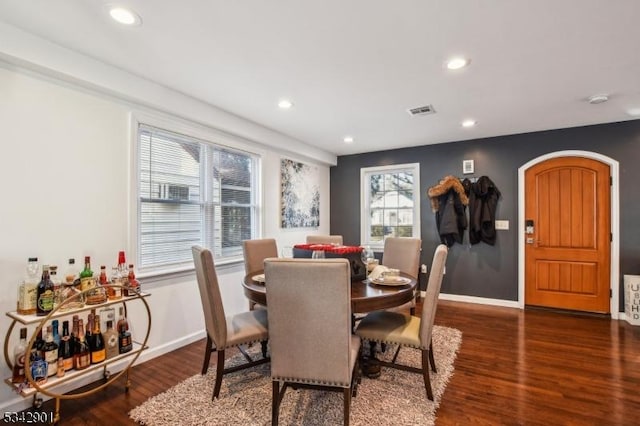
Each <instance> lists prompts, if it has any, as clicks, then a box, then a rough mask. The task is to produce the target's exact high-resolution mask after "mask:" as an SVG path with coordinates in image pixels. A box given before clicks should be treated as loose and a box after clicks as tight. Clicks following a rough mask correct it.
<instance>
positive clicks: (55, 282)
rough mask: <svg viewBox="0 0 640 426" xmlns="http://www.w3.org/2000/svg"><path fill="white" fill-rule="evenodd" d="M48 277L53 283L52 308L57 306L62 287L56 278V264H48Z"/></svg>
mask: <svg viewBox="0 0 640 426" xmlns="http://www.w3.org/2000/svg"><path fill="white" fill-rule="evenodd" d="M49 279H50V280H51V284H53V308H54V309H55V308H57V307H58V301H59V300H60V291H61V289H62V282H61V281H60V278H58V267H57V266H56V265H51V266H49Z"/></svg>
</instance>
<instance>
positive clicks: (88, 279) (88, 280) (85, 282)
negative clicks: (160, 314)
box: [80, 256, 96, 291]
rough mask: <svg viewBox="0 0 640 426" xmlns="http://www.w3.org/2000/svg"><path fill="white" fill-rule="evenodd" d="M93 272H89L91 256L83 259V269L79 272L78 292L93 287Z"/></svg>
mask: <svg viewBox="0 0 640 426" xmlns="http://www.w3.org/2000/svg"><path fill="white" fill-rule="evenodd" d="M95 284H96V282H95V280H94V278H93V271H92V270H91V256H85V257H84V269H83V270H82V271H81V272H80V290H82V291H85V290H88V289H90V288H93V287H95Z"/></svg>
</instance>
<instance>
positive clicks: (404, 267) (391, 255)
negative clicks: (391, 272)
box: [382, 237, 422, 315]
mask: <svg viewBox="0 0 640 426" xmlns="http://www.w3.org/2000/svg"><path fill="white" fill-rule="evenodd" d="M421 247H422V240H420V239H419V238H408V237H387V238H385V240H384V252H383V253H382V264H383V265H384V266H386V267H387V268H392V269H399V270H400V272H404V273H405V274H409V275H411V276H412V277H414V278H416V279H417V278H418V274H419V268H420V251H421V250H422V248H421ZM416 294H417V293H416ZM405 309H408V310H409V312H410V313H411V315H414V314H415V313H416V297H414V298H413V300H411V301H410V302H408V303H405V304H404V305H402V306H398V307H397V308H394V309H392V310H393V311H396V312H400V311H403V310H405Z"/></svg>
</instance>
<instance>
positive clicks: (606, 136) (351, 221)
mask: <svg viewBox="0 0 640 426" xmlns="http://www.w3.org/2000/svg"><path fill="white" fill-rule="evenodd" d="M563 150H582V151H591V152H595V153H599V154H602V155H606V156H608V157H611V158H613V159H614V160H617V161H619V163H620V185H619V187H620V229H621V234H622V235H620V259H619V262H620V308H621V310H622V311H623V310H624V302H623V296H624V289H623V284H622V280H623V275H624V274H640V226H638V224H637V222H638V221H639V220H640V191H639V190H638V188H637V187H636V185H638V184H640V120H633V121H626V122H621V123H613V124H603V125H597V126H587V127H577V128H570V129H559V130H550V131H544V132H535V133H526V134H519V135H510V136H500V137H494V138H487V139H476V140H470V141H463V142H455V143H446V144H438V145H424V146H419V147H413V148H404V149H395V150H389V151H379V152H371V153H365V154H358V155H346V156H340V157H338V164H337V166H335V167H332V168H331V233H332V234H341V235H343V237H344V241H345V244H360V168H362V167H372V166H383V165H391V164H402V163H415V162H419V163H420V189H421V193H422V196H421V202H420V211H421V225H422V249H423V254H422V262H423V263H426V264H428V265H430V263H431V258H432V255H433V251H434V250H435V247H436V246H437V245H438V244H439V242H440V239H439V237H438V234H437V230H436V225H435V216H434V214H433V213H432V211H431V206H430V201H429V198H428V197H427V190H428V189H429V188H430V187H431V186H433V185H435V184H437V183H438V181H439V180H440V179H441V178H442V177H444V176H446V175H450V174H451V175H454V176H460V177H462V176H463V175H462V160H467V159H472V160H474V161H475V173H474V175H473V176H476V177H479V176H483V175H486V176H488V177H489V178H491V180H493V182H494V183H495V184H496V185H497V187H498V188H499V189H500V192H501V193H502V198H501V199H500V201H499V203H498V210H497V215H496V218H497V219H502V220H508V221H509V230H508V231H497V232H498V237H497V242H496V245H495V246H489V245H487V244H484V243H480V244H477V245H473V246H472V245H470V244H469V243H468V235H467V234H465V241H464V244H462V245H460V244H456V245H454V246H453V247H452V248H451V250H450V252H449V258H448V260H447V274H446V276H445V280H444V282H443V286H442V292H443V293H448V294H456V295H468V296H478V297H486V298H492V299H503V300H508V301H516V300H518V232H520V230H518V168H519V167H521V166H522V165H524V164H525V163H527V162H528V161H530V160H532V159H534V158H537V157H539V156H541V155H544V154H548V153H551V152H555V151H563ZM612 261H615V260H612Z"/></svg>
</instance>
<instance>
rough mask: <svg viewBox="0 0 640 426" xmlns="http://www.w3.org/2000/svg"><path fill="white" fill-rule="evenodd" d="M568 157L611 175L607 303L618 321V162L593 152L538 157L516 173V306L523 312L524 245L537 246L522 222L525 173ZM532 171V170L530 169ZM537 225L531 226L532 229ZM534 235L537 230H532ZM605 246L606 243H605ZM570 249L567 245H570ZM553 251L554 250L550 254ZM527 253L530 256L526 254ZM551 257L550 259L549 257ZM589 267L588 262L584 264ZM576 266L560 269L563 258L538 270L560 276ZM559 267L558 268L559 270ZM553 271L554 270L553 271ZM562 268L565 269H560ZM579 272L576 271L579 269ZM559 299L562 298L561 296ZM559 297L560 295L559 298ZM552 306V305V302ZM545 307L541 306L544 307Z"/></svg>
mask: <svg viewBox="0 0 640 426" xmlns="http://www.w3.org/2000/svg"><path fill="white" fill-rule="evenodd" d="M571 157H577V158H584V159H592V160H596V161H598V162H601V163H604V164H605V165H607V166H608V167H609V169H610V173H611V178H612V182H611V186H610V188H609V189H610V193H611V197H610V217H611V226H610V228H611V233H612V240H611V243H610V247H609V246H608V247H607V250H608V251H609V256H608V257H609V259H610V273H609V286H608V287H609V290H610V292H611V298H610V302H609V311H610V313H611V317H612V318H614V319H617V318H618V315H619V312H618V311H619V296H618V292H619V195H618V194H619V192H618V174H619V172H618V162H617V161H615V160H613V159H611V158H609V157H606V156H603V155H601V154H597V153H593V152H588V151H559V152H555V153H550V154H546V155H543V156H540V157H538V158H535V159H533V160H531V161H529V162H528V163H526V164H525V165H523V166H522V167H520V168H519V170H518V194H519V195H518V199H519V200H518V201H519V209H518V210H519V213H518V224H519V226H518V232H519V237H518V241H519V274H518V275H519V277H518V280H519V283H518V306H520V307H521V308H524V306H525V303H526V294H527V292H526V288H525V283H526V272H525V270H526V253H527V249H528V248H527V247H526V246H527V242H529V243H530V244H531V246H533V245H537V240H536V238H537V237H538V235H537V234H535V233H534V234H526V223H525V220H526V219H527V218H526V217H525V213H526V212H525V195H526V194H525V191H526V179H525V176H526V172H527V171H528V170H530V169H532V168H534V167H535V168H536V169H540V168H541V167H542V166H540V165H541V164H543V163H545V162H547V161H550V160H552V159H561V158H568V159H570V158H571ZM551 162H552V163H554V162H556V163H557V160H554V161H551ZM532 170H533V169H532ZM535 225H536V224H534V226H535ZM535 230H536V231H537V229H535ZM607 243H608V242H607ZM545 245H549V244H545ZM551 245H553V246H554V248H555V246H561V245H562V244H559V243H554V244H551ZM569 245H570V244H569ZM552 251H553V250H552ZM529 252H531V251H530V250H529ZM547 254H548V253H547ZM549 256H550V255H549ZM585 263H588V262H585ZM549 264H551V265H552V266H551V267H548V265H549ZM578 264H579V262H574V263H573V266H566V265H562V258H560V260H559V261H558V262H547V263H541V265H542V266H540V270H541V271H542V273H545V272H544V271H545V268H548V271H550V273H555V274H561V273H562V272H559V270H561V269H562V270H564V271H567V270H568V269H571V267H573V268H574V269H575V268H576V265H578ZM558 265H560V266H558ZM554 268H555V269H554ZM563 268H564V269H563ZM578 269H579V268H578ZM578 273H585V274H586V273H588V271H587V272H578ZM562 281H567V279H566V278H565V279H563V280H562ZM548 293H549V294H551V293H553V292H552V291H550V292H548ZM558 294H560V293H559V292H558ZM560 295H561V294H560ZM561 296H562V295H561ZM554 303H555V302H554ZM543 304H544V303H543Z"/></svg>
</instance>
